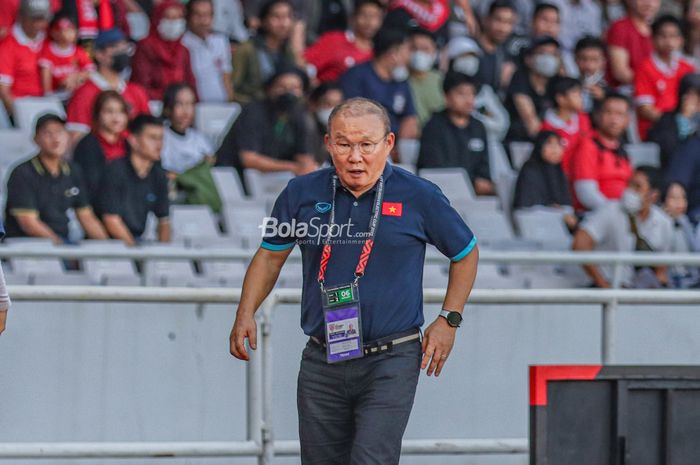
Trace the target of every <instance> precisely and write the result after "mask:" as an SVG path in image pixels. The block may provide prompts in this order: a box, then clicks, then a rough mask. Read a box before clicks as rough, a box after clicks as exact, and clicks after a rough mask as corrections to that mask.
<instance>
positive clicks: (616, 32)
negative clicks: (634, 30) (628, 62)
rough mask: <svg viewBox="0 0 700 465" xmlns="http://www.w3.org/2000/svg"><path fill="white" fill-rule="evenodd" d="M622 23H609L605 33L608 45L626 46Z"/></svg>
mask: <svg viewBox="0 0 700 465" xmlns="http://www.w3.org/2000/svg"><path fill="white" fill-rule="evenodd" d="M625 35H626V34H625V30H624V23H622V22H620V21H617V22H614V23H613V24H611V25H610V29H608V34H607V42H608V46H611V47H622V48H627V44H626V41H625Z"/></svg>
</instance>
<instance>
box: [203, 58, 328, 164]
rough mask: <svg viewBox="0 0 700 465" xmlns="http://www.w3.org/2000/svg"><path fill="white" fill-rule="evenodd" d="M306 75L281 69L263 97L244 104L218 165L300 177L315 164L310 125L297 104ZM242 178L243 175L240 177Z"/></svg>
mask: <svg viewBox="0 0 700 465" xmlns="http://www.w3.org/2000/svg"><path fill="white" fill-rule="evenodd" d="M307 85H308V81H307V77H306V74H305V73H304V72H303V71H302V70H300V69H298V68H294V67H289V68H284V69H281V70H280V71H278V72H277V73H276V74H275V75H274V76H272V77H271V78H270V79H268V81H267V83H266V85H265V93H266V97H265V98H264V99H261V100H257V101H255V102H252V103H250V104H248V105H246V106H245V107H244V108H243V111H242V112H241V114H240V116H239V117H238V118H237V119H236V122H235V123H233V126H232V127H231V130H230V131H229V133H228V134H227V135H226V138H225V139H224V141H223V143H222V144H221V147H220V148H219V150H218V151H217V154H216V156H217V161H216V162H217V165H220V166H233V167H234V168H236V169H237V170H238V171H239V173H240V174H241V175H242V174H243V170H244V169H254V170H258V171H263V172H271V171H289V172H292V173H294V174H297V175H302V174H306V173H309V172H311V171H314V170H315V169H316V168H317V167H318V164H317V163H316V160H315V159H314V156H313V154H312V148H311V147H310V146H309V139H310V137H309V125H308V119H307V117H306V115H305V110H304V108H303V106H302V105H301V103H300V101H301V99H302V98H303V96H304V91H305V89H306V87H307ZM241 177H242V176H241Z"/></svg>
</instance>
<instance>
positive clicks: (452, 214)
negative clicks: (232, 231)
mask: <svg viewBox="0 0 700 465" xmlns="http://www.w3.org/2000/svg"><path fill="white" fill-rule="evenodd" d="M395 141H396V135H395V134H394V133H393V132H392V131H391V123H390V120H389V115H388V113H387V111H386V109H385V108H384V107H383V106H382V105H381V104H379V103H378V102H375V101H371V100H369V99H365V98H352V99H349V100H347V101H346V102H344V103H342V104H341V105H339V106H337V107H336V108H335V109H334V110H333V112H332V113H331V115H330V117H329V130H328V134H327V135H326V146H327V147H328V151H329V152H330V154H331V157H332V159H333V167H329V168H324V169H321V170H318V171H316V172H314V173H311V174H308V175H306V176H300V177H297V178H295V179H293V180H292V181H290V182H289V184H288V185H287V187H286V188H285V189H284V190H283V191H282V193H281V194H280V196H279V197H278V198H277V201H276V202H275V206H274V208H273V210H272V214H271V215H270V218H268V220H267V221H266V222H265V223H264V224H263V225H262V226H263V231H264V235H263V241H262V243H261V245H260V248H259V249H258V251H257V252H256V254H255V256H254V258H253V259H252V261H251V263H250V266H249V267H248V271H247V273H246V277H245V280H244V284H243V290H242V293H241V301H240V304H239V306H238V310H237V313H236V320H235V323H234V325H233V329H232V331H231V336H230V341H229V342H230V351H231V354H232V355H233V356H234V357H236V358H238V359H241V360H249V352H248V350H249V349H248V348H246V345H245V343H246V340H247V342H248V346H249V348H250V349H252V350H255V349H256V348H257V327H256V322H255V317H254V314H255V312H256V310H257V309H258V308H259V307H260V305H261V304H262V302H263V300H264V299H265V298H266V297H267V295H268V294H269V293H270V291H271V290H272V288H273V287H274V285H275V282H276V280H277V277H278V275H279V273H280V270H281V268H282V266H283V265H284V263H285V261H286V259H287V257H288V256H289V254H290V253H291V252H292V249H293V248H294V246H295V245H296V244H299V247H300V249H301V256H302V261H303V264H302V268H303V270H304V273H303V292H302V303H301V326H302V329H303V331H304V334H306V336H307V337H308V338H309V339H308V342H307V344H306V347H305V349H304V350H303V353H302V355H301V366H300V369H299V377H298V384H297V408H298V414H299V415H298V416H299V439H300V443H301V463H302V464H304V465H329V464H334V465H350V464H381V465H397V464H398V463H399V458H400V454H401V439H402V436H403V433H404V430H405V428H406V424H407V423H408V418H409V416H410V413H411V409H412V407H413V400H414V396H415V392H416V385H417V383H418V379H419V375H420V370H421V367H422V368H423V369H427V375H428V376H432V375H433V374H434V375H435V376H439V375H440V373H441V372H442V370H443V368H444V367H445V363H446V362H447V361H448V360H449V357H451V355H450V352H451V350H452V347H453V344H454V340H455V337H456V335H457V333H458V331H459V329H458V326H459V325H460V323H461V322H462V311H463V309H464V305H465V303H466V300H467V298H468V296H469V293H470V291H471V287H472V284H473V283H474V278H475V277H476V268H477V262H478V249H477V247H476V238H475V236H474V235H473V234H472V232H471V230H470V229H469V227H468V226H467V225H466V224H465V223H464V220H462V218H461V217H460V215H459V214H458V213H457V211H455V209H454V208H453V207H452V206H450V204H449V201H448V200H447V198H446V197H445V195H444V194H443V193H442V192H441V191H440V189H439V188H438V187H437V186H436V185H435V184H433V183H431V182H429V181H427V180H425V179H422V178H419V177H417V176H415V175H413V174H411V173H409V172H408V171H406V170H404V169H402V168H399V167H396V166H392V165H391V164H390V163H389V162H388V158H389V154H390V153H391V151H392V150H393V146H394V144H395ZM293 224H294V225H298V226H300V225H302V224H304V225H307V226H309V227H308V228H304V227H303V226H301V227H300V228H294V233H292V234H287V232H289V231H288V226H290V225H293ZM314 225H316V226H318V228H314V227H313V226H314ZM323 231H325V232H323ZM426 244H433V245H435V246H436V247H437V249H438V250H439V251H440V252H441V253H442V254H444V255H445V256H447V257H449V258H450V259H451V263H450V270H449V282H448V284H447V292H446V295H445V299H444V302H443V311H442V312H440V316H438V317H436V319H435V320H434V321H433V322H432V323H431V324H430V325H428V327H427V329H426V330H425V333H424V337H423V340H422V343H421V340H420V333H419V328H420V327H421V326H423V324H424V322H425V318H424V315H423V294H422V290H423V285H422V284H423V266H424V259H425V252H426ZM350 325H352V327H351V326H350ZM454 356H455V357H459V355H456V354H455V355H454Z"/></svg>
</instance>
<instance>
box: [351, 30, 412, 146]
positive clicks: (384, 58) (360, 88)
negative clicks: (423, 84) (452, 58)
mask: <svg viewBox="0 0 700 465" xmlns="http://www.w3.org/2000/svg"><path fill="white" fill-rule="evenodd" d="M410 59H411V47H410V44H409V41H408V37H407V36H406V34H405V33H404V32H403V31H401V30H398V29H380V30H379V32H378V33H377V35H376V36H375V37H374V58H373V59H372V61H369V62H366V63H363V64H361V65H357V66H355V67H353V68H350V69H349V70H348V71H347V72H346V73H345V74H343V76H342V77H341V78H340V85H341V86H342V88H343V94H344V95H345V98H352V97H366V98H370V99H372V100H375V101H377V102H379V103H381V104H382V105H384V107H385V108H386V109H387V111H388V112H389V118H390V120H391V131H392V132H393V133H395V134H397V135H398V138H399V139H416V138H417V137H418V119H417V118H416V109H415V106H414V104H413V96H412V95H411V89H410V87H409V85H408V77H409V74H410V73H409V70H408V63H409V61H410Z"/></svg>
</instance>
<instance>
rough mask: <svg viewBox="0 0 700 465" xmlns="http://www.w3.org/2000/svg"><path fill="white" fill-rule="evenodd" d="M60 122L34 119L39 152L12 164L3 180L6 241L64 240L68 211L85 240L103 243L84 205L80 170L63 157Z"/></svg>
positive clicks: (103, 235) (101, 231) (63, 131)
mask: <svg viewBox="0 0 700 465" xmlns="http://www.w3.org/2000/svg"><path fill="white" fill-rule="evenodd" d="M68 141H69V137H68V131H66V127H65V122H64V121H63V120H62V119H61V118H60V117H58V116H56V115H54V114H45V115H43V116H40V117H39V119H37V122H36V125H35V130H34V142H35V143H36V145H37V146H38V147H39V153H38V154H37V155H35V156H34V157H32V158H30V159H29V160H27V161H25V162H23V163H20V164H19V165H17V166H16V167H15V168H14V169H13V170H12V172H11V173H10V177H9V178H8V181H7V203H6V206H5V229H6V231H7V236H8V237H43V238H47V239H51V240H52V241H53V242H54V243H55V244H62V243H65V242H69V238H68V221H69V220H68V214H67V212H68V210H69V209H73V210H75V214H76V216H77V217H78V221H79V222H80V224H81V226H82V227H83V230H84V232H85V236H86V237H88V238H89V239H107V233H106V232H105V230H104V228H103V227H102V224H101V223H100V222H99V220H98V219H97V218H96V217H95V214H94V213H93V211H92V208H91V207H90V201H89V199H88V195H87V190H86V189H85V184H84V181H83V176H82V172H81V170H80V168H79V167H78V166H77V165H74V164H73V163H72V162H69V161H67V160H66V159H65V156H66V153H67V151H68Z"/></svg>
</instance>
